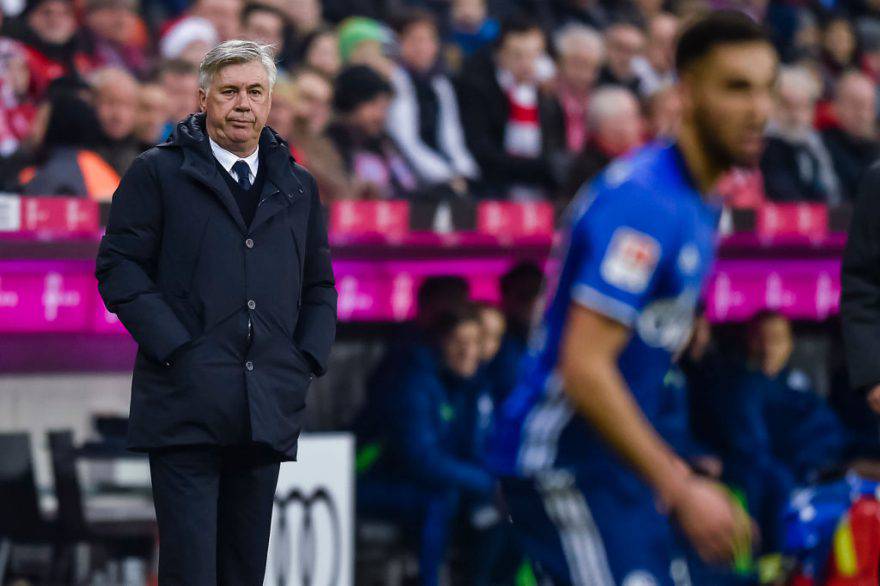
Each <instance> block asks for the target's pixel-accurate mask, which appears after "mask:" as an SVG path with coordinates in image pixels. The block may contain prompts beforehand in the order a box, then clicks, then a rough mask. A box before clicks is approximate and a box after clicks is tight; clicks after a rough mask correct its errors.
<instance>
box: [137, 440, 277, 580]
mask: <svg viewBox="0 0 880 586" xmlns="http://www.w3.org/2000/svg"><path fill="white" fill-rule="evenodd" d="M279 466H280V463H279V460H278V458H277V455H276V454H275V453H274V452H271V451H269V450H268V449H264V448H261V447H258V446H233V447H220V446H181V447H175V448H169V449H162V450H155V451H151V452H150V475H151V477H152V484H153V500H154V502H155V506H156V518H157V520H158V523H159V586H227V585H228V586H261V585H262V584H263V574H264V572H265V569H266V555H267V552H268V548H269V529H270V524H271V519H272V505H273V498H274V495H275V487H276V484H277V483H278V469H279Z"/></svg>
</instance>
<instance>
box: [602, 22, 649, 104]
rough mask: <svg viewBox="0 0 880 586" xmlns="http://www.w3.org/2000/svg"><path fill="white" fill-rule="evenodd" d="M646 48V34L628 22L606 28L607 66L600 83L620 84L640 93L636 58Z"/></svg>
mask: <svg viewBox="0 0 880 586" xmlns="http://www.w3.org/2000/svg"><path fill="white" fill-rule="evenodd" d="M644 49H645V35H644V34H643V33H642V31H641V30H640V29H639V28H638V27H637V26H635V25H634V24H630V23H627V22H620V23H617V24H612V25H611V26H609V27H608V28H607V29H606V30H605V66H604V67H603V68H602V71H601V73H600V74H599V85H619V86H623V87H625V88H627V89H628V90H630V91H632V92H633V93H634V94H637V95H638V92H639V84H640V80H639V74H638V72H637V71H636V69H635V66H634V64H635V59H636V57H638V56H639V55H641V54H642V51H644Z"/></svg>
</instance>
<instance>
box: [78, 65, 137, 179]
mask: <svg viewBox="0 0 880 586" xmlns="http://www.w3.org/2000/svg"><path fill="white" fill-rule="evenodd" d="M90 81H91V83H92V87H93V88H94V95H95V98H94V100H95V112H96V113H97V114H98V121H99V122H100V124H101V132H102V134H103V136H104V138H103V140H102V144H101V147H100V148H99V149H98V152H99V153H100V154H101V156H102V157H103V158H104V160H106V161H107V162H108V163H110V165H112V166H113V168H114V169H115V170H116V173H118V174H119V175H120V176H122V175H123V174H124V173H125V171H126V170H127V169H128V166H129V165H131V162H132V161H134V159H135V157H137V156H138V155H139V154H140V153H141V149H140V143H139V141H138V139H137V137H136V136H135V135H134V130H135V125H136V124H137V113H138V94H139V92H140V88H139V86H138V83H137V81H136V80H135V79H134V77H132V76H131V74H130V73H128V72H127V71H125V70H124V69H117V68H111V67H108V68H106V69H101V70H98V71H96V72H95V73H94V75H93V76H92V77H91V80H90Z"/></svg>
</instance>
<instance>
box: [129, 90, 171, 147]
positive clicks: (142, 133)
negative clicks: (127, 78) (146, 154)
mask: <svg viewBox="0 0 880 586" xmlns="http://www.w3.org/2000/svg"><path fill="white" fill-rule="evenodd" d="M169 107H170V104H169V100H168V96H167V95H166V94H165V91H164V90H163V89H162V86H160V85H159V84H156V83H145V84H142V85H141V91H140V95H139V96H138V108H137V116H136V118H135V126H134V136H135V138H136V139H137V141H138V149H139V151H140V152H143V151H145V150H147V149H148V148H150V147H153V146H155V145H156V144H158V143H160V142H162V141H163V140H165V138H166V136H167V135H163V132H164V131H165V125H166V124H167V123H168V109H169Z"/></svg>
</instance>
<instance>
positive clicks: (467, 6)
mask: <svg viewBox="0 0 880 586" xmlns="http://www.w3.org/2000/svg"><path fill="white" fill-rule="evenodd" d="M450 19H451V23H450V26H449V38H448V43H449V48H450V50H449V51H448V52H447V55H446V60H447V62H449V64H450V66H451V67H452V69H453V70H456V71H457V70H459V69H460V68H461V65H462V63H463V62H464V60H465V59H467V58H468V57H470V56H471V55H473V54H474V53H476V52H477V51H479V50H480V49H483V48H484V47H488V46H489V45H491V44H492V43H493V42H494V41H495V39H496V38H497V37H498V31H499V29H500V25H499V23H498V19H496V18H492V17H491V16H489V12H488V10H487V7H486V0H452V9H451V12H450Z"/></svg>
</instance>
